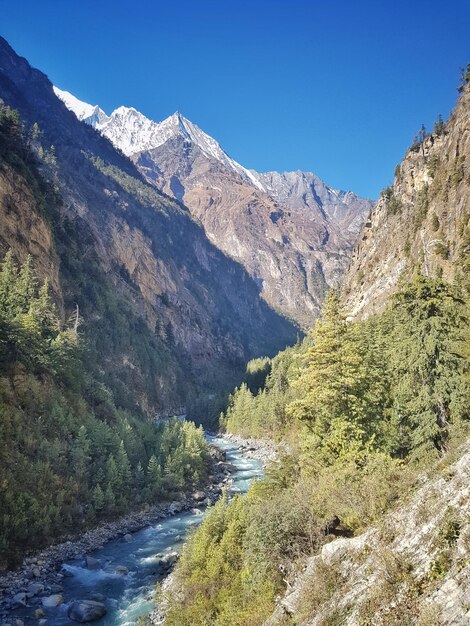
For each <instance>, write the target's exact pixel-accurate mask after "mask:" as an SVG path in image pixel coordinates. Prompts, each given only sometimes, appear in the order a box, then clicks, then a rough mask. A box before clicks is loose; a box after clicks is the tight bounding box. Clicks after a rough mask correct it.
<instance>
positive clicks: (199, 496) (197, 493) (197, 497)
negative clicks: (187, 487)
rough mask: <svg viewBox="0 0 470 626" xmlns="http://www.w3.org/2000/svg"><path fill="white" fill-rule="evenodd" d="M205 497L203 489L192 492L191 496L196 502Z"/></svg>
mask: <svg viewBox="0 0 470 626" xmlns="http://www.w3.org/2000/svg"><path fill="white" fill-rule="evenodd" d="M205 497H206V494H205V493H204V491H195V492H194V493H193V498H194V500H196V501H197V502H201V501H202V500H204V499H205Z"/></svg>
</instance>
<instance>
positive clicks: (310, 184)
mask: <svg viewBox="0 0 470 626" xmlns="http://www.w3.org/2000/svg"><path fill="white" fill-rule="evenodd" d="M132 158H133V159H134V160H135V161H136V163H137V165H138V166H139V168H140V169H141V171H142V172H143V173H144V175H145V176H146V177H147V178H148V179H149V180H150V181H152V182H154V184H156V185H157V186H158V187H159V188H161V189H162V190H164V191H165V192H166V193H168V194H171V195H173V196H174V197H177V198H179V199H181V200H182V201H183V202H184V203H185V205H186V206H188V208H189V210H190V211H191V213H192V215H194V216H195V217H196V218H197V219H198V220H199V221H200V222H201V224H202V225H203V226H204V230H205V231H206V233H207V236H208V237H209V239H210V240H211V241H212V242H213V243H214V244H215V245H216V246H217V247H218V248H220V249H221V250H223V251H224V252H225V253H226V254H228V255H229V256H230V257H232V258H233V259H236V260H237V261H239V262H240V263H241V264H242V265H243V266H244V267H245V268H246V269H247V270H248V272H249V273H250V275H251V276H252V277H253V278H254V279H255V280H256V281H257V283H258V284H259V286H260V289H261V293H262V295H263V297H264V298H265V300H266V301H267V302H268V303H269V304H271V305H272V306H273V307H274V308H275V309H276V310H278V311H280V312H282V313H283V314H284V315H287V316H288V317H290V318H291V319H294V320H295V321H297V322H298V323H299V324H301V325H302V326H303V327H304V328H308V327H310V326H311V325H312V323H313V321H314V319H315V318H316V317H317V316H318V314H319V311H320V308H321V304H322V302H323V298H324V296H325V293H326V291H327V290H328V289H329V288H331V287H338V286H339V284H340V283H341V280H342V277H343V273H344V270H345V268H346V266H347V264H348V262H349V258H350V254H351V251H352V246H353V244H354V242H355V240H356V237H357V234H358V231H359V229H360V227H361V226H362V223H363V220H364V218H365V216H366V215H367V213H368V212H369V210H370V207H371V202H369V201H368V200H364V199H362V198H358V197H357V196H356V195H354V194H352V193H345V192H340V191H337V190H334V189H331V188H330V187H328V186H327V185H325V183H324V182H323V181H321V180H320V179H319V178H318V177H317V176H315V175H314V174H309V173H304V172H289V173H285V174H278V173H276V172H271V173H268V174H258V173H257V172H252V175H253V176H254V177H255V182H253V181H252V180H250V179H247V177H246V176H243V175H242V174H240V172H238V171H235V170H233V169H229V168H227V167H226V166H225V165H224V164H223V163H220V162H219V161H217V160H216V159H213V158H210V157H208V156H207V154H205V153H204V152H203V151H202V150H201V149H200V148H199V147H198V146H197V145H195V144H194V143H188V141H187V140H186V139H185V137H184V136H181V135H177V136H174V137H172V138H170V139H168V141H166V142H165V143H164V144H163V145H161V146H159V147H157V148H155V149H153V150H148V151H146V152H142V153H139V154H136V155H133V157H132Z"/></svg>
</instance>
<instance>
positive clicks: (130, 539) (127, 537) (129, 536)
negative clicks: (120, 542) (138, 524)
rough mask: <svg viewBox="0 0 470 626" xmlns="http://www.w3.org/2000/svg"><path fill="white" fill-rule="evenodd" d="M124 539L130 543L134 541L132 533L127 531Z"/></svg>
mask: <svg viewBox="0 0 470 626" xmlns="http://www.w3.org/2000/svg"><path fill="white" fill-rule="evenodd" d="M123 539H124V541H126V542H127V543H130V542H131V541H132V535H131V534H130V533H126V534H125V535H124V537H123Z"/></svg>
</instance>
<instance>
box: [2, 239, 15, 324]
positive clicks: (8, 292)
mask: <svg viewBox="0 0 470 626" xmlns="http://www.w3.org/2000/svg"><path fill="white" fill-rule="evenodd" d="M17 274H18V269H17V267H16V264H15V262H14V260H13V253H12V251H11V250H9V251H8V252H7V253H6V255H5V258H4V259H3V263H2V269H1V272H0V312H1V313H2V314H3V315H4V316H5V318H6V319H11V318H12V317H13V315H14V308H13V303H14V294H15V285H16V279H17Z"/></svg>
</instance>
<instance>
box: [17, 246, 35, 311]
mask: <svg viewBox="0 0 470 626" xmlns="http://www.w3.org/2000/svg"><path fill="white" fill-rule="evenodd" d="M36 290H37V278H36V275H35V272H34V270H33V264H32V258H31V255H29V254H28V256H27V257H26V260H25V262H24V263H23V264H22V266H21V268H20V271H19V274H18V278H17V280H16V281H15V286H14V294H13V302H14V304H13V306H14V311H15V314H17V315H18V314H21V313H27V311H28V310H29V307H30V305H31V303H32V301H33V299H34V297H35V296H36Z"/></svg>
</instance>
